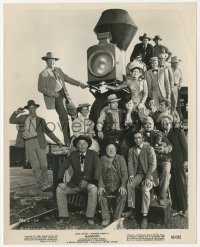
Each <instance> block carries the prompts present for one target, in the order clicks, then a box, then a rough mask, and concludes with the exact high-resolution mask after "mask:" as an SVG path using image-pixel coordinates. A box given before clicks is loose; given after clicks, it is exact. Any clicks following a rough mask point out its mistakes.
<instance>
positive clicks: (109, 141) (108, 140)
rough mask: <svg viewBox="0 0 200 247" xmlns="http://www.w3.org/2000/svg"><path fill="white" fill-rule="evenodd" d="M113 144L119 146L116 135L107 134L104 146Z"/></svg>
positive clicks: (103, 142)
mask: <svg viewBox="0 0 200 247" xmlns="http://www.w3.org/2000/svg"><path fill="white" fill-rule="evenodd" d="M110 144H113V145H114V146H115V147H116V148H118V145H119V141H118V140H117V138H116V137H114V136H107V137H105V138H104V139H103V141H102V146H103V147H104V148H106V147H107V146H108V145H110Z"/></svg>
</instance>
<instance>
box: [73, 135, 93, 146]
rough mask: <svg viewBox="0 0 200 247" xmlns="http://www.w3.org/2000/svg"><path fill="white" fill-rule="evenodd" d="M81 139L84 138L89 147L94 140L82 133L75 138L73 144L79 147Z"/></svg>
mask: <svg viewBox="0 0 200 247" xmlns="http://www.w3.org/2000/svg"><path fill="white" fill-rule="evenodd" d="M81 140H84V141H86V142H87V144H88V148H89V147H90V146H91V145H92V140H91V139H90V138H89V137H87V136H84V135H80V136H78V137H76V138H75V139H74V140H73V146H74V147H75V148H77V145H78V142H79V141H81Z"/></svg>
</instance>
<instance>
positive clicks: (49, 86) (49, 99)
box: [38, 68, 80, 110]
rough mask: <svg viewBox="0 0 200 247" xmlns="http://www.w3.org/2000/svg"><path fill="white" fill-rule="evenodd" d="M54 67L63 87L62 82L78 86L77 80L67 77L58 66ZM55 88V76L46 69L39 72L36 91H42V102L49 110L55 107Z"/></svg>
mask: <svg viewBox="0 0 200 247" xmlns="http://www.w3.org/2000/svg"><path fill="white" fill-rule="evenodd" d="M55 69H56V72H57V73H58V74H59V78H60V80H61V81H62V84H63V85H64V87H65V83H64V82H67V83H69V84H71V85H75V86H80V82H79V81H76V80H74V79H72V78H71V77H69V76H68V75H66V74H64V73H63V71H62V70H61V69H60V68H55ZM55 89H56V79H55V77H54V76H52V75H51V74H50V73H49V71H48V70H47V69H44V70H43V71H42V72H41V73H40V74H39V79H38V91H39V92H41V93H43V95H44V102H45V104H46V107H47V109H49V110H50V109H55V93H56V91H55ZM64 89H65V88H64ZM65 90H66V89H65ZM65 90H64V91H65ZM66 91H67V90H66Z"/></svg>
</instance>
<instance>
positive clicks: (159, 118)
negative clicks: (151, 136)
mask: <svg viewBox="0 0 200 247" xmlns="http://www.w3.org/2000/svg"><path fill="white" fill-rule="evenodd" d="M163 118H168V119H169V120H170V122H171V123H173V121H174V119H173V117H172V115H170V114H166V113H161V114H160V115H159V116H158V119H157V122H161V121H162V119H163Z"/></svg>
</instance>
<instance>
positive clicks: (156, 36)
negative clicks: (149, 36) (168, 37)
mask: <svg viewBox="0 0 200 247" xmlns="http://www.w3.org/2000/svg"><path fill="white" fill-rule="evenodd" d="M155 40H162V38H161V37H160V35H155V37H154V38H153V41H155Z"/></svg>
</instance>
